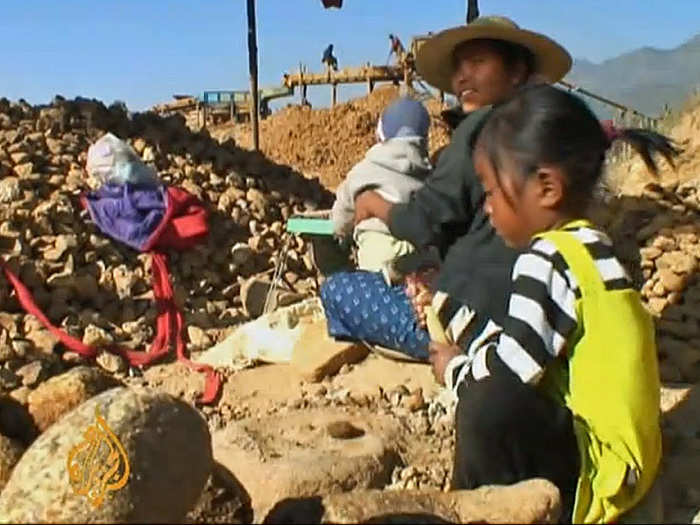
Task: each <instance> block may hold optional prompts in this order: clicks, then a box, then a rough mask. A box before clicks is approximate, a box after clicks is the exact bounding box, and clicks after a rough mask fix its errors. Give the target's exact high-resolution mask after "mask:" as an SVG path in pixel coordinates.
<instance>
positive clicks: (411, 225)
mask: <svg viewBox="0 0 700 525" xmlns="http://www.w3.org/2000/svg"><path fill="white" fill-rule="evenodd" d="M488 111H489V110H488V108H484V109H481V110H479V111H477V112H475V113H473V114H472V115H470V116H469V117H467V119H465V121H464V122H462V124H460V126H459V127H458V128H457V129H456V130H455V132H454V134H453V136H452V141H451V142H450V144H449V145H448V146H447V148H445V150H444V151H443V152H442V154H441V155H440V158H439V159H438V164H437V166H436V167H435V170H434V172H433V173H432V175H431V176H430V177H429V178H428V179H427V180H426V183H425V185H423V187H422V188H420V189H419V190H417V191H416V192H414V193H413V195H412V198H411V200H410V201H409V202H407V203H402V204H397V205H395V206H393V207H392V208H391V210H390V211H389V213H388V221H387V224H388V225H389V229H390V230H391V233H392V235H394V236H395V237H398V238H399V239H404V240H407V241H410V242H411V243H413V244H414V245H415V246H417V247H425V246H428V245H438V246H439V245H441V244H442V243H443V242H444V241H445V238H444V237H445V234H446V233H447V230H449V227H450V226H452V227H453V228H454V227H455V226H457V225H460V226H465V227H466V226H467V225H468V224H469V222H470V221H471V218H472V215H473V213H474V210H473V205H474V200H475V199H474V198H473V197H474V192H475V191H476V187H477V185H478V184H479V181H478V179H477V178H476V174H475V173H474V167H473V163H472V158H471V144H470V142H471V138H472V135H473V134H474V133H475V132H476V129H477V128H478V126H479V125H480V124H481V122H482V121H483V119H484V118H485V117H486V115H487V114H488Z"/></svg>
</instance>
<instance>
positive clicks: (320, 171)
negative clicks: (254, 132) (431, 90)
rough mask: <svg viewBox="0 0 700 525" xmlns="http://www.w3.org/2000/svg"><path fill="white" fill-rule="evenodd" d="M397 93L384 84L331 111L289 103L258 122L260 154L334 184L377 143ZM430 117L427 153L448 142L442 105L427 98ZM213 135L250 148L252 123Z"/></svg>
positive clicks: (331, 185) (332, 185) (328, 184)
mask: <svg viewBox="0 0 700 525" xmlns="http://www.w3.org/2000/svg"><path fill="white" fill-rule="evenodd" d="M398 96H399V89H398V88H397V87H394V86H384V87H381V88H377V89H375V90H374V91H373V92H372V93H371V94H370V95H368V96H366V97H362V98H357V99H354V100H351V101H349V102H346V103H344V104H338V105H336V106H335V107H334V108H330V109H310V108H308V107H301V106H290V107H287V108H285V109H282V110H280V111H279V112H277V113H275V114H274V115H272V116H271V117H270V118H268V119H266V120H263V121H261V123H260V124H261V127H260V130H261V131H260V144H261V146H260V147H261V150H262V152H263V153H264V154H265V155H266V156H267V157H268V158H270V159H271V160H273V161H275V162H279V163H280V164H286V165H289V166H292V167H293V168H294V169H296V170H298V171H300V172H302V173H304V175H306V176H307V177H318V178H319V179H320V181H321V183H322V184H323V185H324V186H326V187H327V188H330V189H333V188H335V187H336V186H337V185H338V184H339V183H340V182H341V181H342V180H343V178H344V177H345V175H346V174H347V172H348V171H349V170H350V168H352V166H353V165H354V164H355V163H356V162H358V161H359V160H360V159H362V157H363V156H364V154H365V152H366V151H367V149H369V148H370V147H371V146H372V144H374V143H375V142H376V139H375V129H376V126H377V120H378V118H379V115H380V114H381V112H382V110H383V109H384V108H385V107H386V106H387V105H388V104H389V103H390V102H391V101H392V100H394V99H395V98H397V97H398ZM425 104H426V107H427V108H428V111H429V112H430V114H431V116H432V117H433V122H432V125H431V128H430V150H431V153H432V152H434V151H435V150H437V149H438V148H440V147H441V146H444V145H445V144H447V142H448V136H447V131H446V129H445V127H444V125H443V124H442V123H441V121H440V119H439V113H440V109H441V108H440V103H439V102H438V101H437V100H435V99H432V100H429V101H427V102H426V103H425ZM212 134H213V135H214V136H216V137H218V138H227V137H230V136H233V138H234V139H235V141H236V144H238V145H240V146H242V147H245V148H250V147H251V135H250V126H247V125H236V127H235V128H234V129H233V130H231V128H230V126H229V127H224V126H221V127H219V128H218V129H217V130H216V131H213V132H212Z"/></svg>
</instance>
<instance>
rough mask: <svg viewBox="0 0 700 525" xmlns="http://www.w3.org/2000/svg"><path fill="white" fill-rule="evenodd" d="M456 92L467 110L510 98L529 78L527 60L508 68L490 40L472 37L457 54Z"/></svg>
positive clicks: (454, 76)
mask: <svg viewBox="0 0 700 525" xmlns="http://www.w3.org/2000/svg"><path fill="white" fill-rule="evenodd" d="M453 60H454V72H453V73H452V92H453V93H454V94H455V96H456V97H457V99H458V100H459V101H460V103H461V104H462V109H463V110H464V111H473V110H475V109H478V108H481V107H483V106H488V105H489V104H494V103H496V102H500V101H502V100H505V99H506V98H508V97H509V96H510V95H511V94H513V93H514V92H515V89H516V88H517V87H518V86H519V85H521V84H523V83H524V82H525V80H526V78H524V77H525V76H526V70H525V66H524V64H517V65H516V66H514V67H511V68H508V67H507V65H506V63H505V60H504V58H503V56H502V55H501V54H500V53H499V52H498V51H497V50H496V49H495V48H494V47H493V46H492V45H491V44H489V43H488V42H485V41H483V40H470V41H468V42H465V43H464V44H462V45H460V46H459V47H457V49H455V52H454V54H453Z"/></svg>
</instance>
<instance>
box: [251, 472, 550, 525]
mask: <svg viewBox="0 0 700 525" xmlns="http://www.w3.org/2000/svg"><path fill="white" fill-rule="evenodd" d="M560 514H561V500H560V497H559V490H558V489H557V487H556V486H554V485H553V484H552V483H550V482H549V481H546V480H543V479H533V480H528V481H523V482H521V483H517V484H515V485H509V486H487V487H481V488H478V489H476V490H457V491H453V492H438V491H435V490H422V491H418V490H407V491H403V490H402V491H380V490H366V491H359V492H353V493H343V494H329V495H325V496H320V495H319V496H314V497H309V498H299V499H289V500H285V501H282V502H280V503H279V504H278V505H276V506H275V508H274V509H272V511H271V512H270V513H269V514H268V515H267V517H266V518H265V521H264V522H265V523H557V521H558V519H559V516H560Z"/></svg>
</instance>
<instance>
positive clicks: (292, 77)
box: [282, 63, 412, 105]
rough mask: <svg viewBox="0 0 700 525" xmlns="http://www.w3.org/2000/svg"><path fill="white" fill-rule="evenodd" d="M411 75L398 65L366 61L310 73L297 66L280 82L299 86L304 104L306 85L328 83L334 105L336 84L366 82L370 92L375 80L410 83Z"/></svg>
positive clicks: (336, 95) (292, 86) (290, 86)
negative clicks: (374, 64)
mask: <svg viewBox="0 0 700 525" xmlns="http://www.w3.org/2000/svg"><path fill="white" fill-rule="evenodd" d="M411 80H412V75H411V74H410V72H408V75H407V71H405V70H404V68H403V67H400V66H373V65H371V64H370V63H367V64H366V65H364V66H360V67H345V68H342V69H340V70H338V71H333V70H332V69H330V68H329V69H327V70H326V71H325V72H323V73H311V72H308V71H306V69H305V68H304V67H303V66H300V67H299V71H298V72H297V73H292V74H287V73H285V74H284V76H283V78H282V84H283V85H284V86H286V87H288V88H291V89H294V88H296V87H299V88H301V101H302V104H305V103H306V101H307V99H306V90H307V86H318V85H330V86H331V100H332V103H333V105H335V103H336V101H337V99H338V94H337V89H338V84H359V83H362V82H366V83H367V92H368V93H371V92H372V90H374V85H375V84H376V83H377V82H394V83H395V84H399V83H400V82H402V81H403V82H406V83H407V84H410V82H411Z"/></svg>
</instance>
